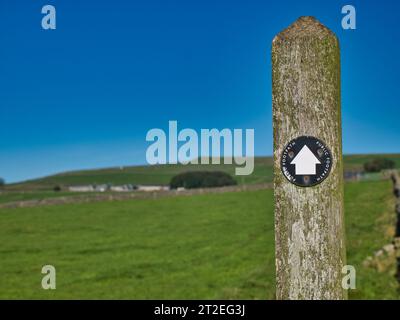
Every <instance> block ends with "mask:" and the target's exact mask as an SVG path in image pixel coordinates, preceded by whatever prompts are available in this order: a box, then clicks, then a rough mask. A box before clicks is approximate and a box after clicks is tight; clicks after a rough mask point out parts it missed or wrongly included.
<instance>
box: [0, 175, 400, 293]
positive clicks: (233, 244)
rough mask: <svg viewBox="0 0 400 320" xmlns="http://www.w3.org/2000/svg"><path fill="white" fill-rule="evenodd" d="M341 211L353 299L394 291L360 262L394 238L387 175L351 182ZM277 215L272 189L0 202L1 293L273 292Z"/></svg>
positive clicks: (385, 276)
mask: <svg viewBox="0 0 400 320" xmlns="http://www.w3.org/2000/svg"><path fill="white" fill-rule="evenodd" d="M345 209H346V211H345V214H346V230H347V249H348V250H347V252H348V263H349V264H352V265H354V266H355V267H356V269H357V290H354V291H352V292H351V293H350V297H351V298H368V299H381V298H385V299H397V298H399V295H398V292H397V291H396V290H397V283H396V280H395V279H394V277H393V276H392V275H391V274H390V272H385V273H379V272H377V271H376V270H374V269H372V268H367V267H363V266H362V261H363V260H364V259H365V258H366V257H367V256H369V255H372V254H373V252H374V251H376V250H377V249H379V248H381V247H382V246H383V245H385V244H387V243H389V242H390V241H391V235H390V234H389V233H388V232H387V229H388V228H389V227H390V226H391V225H392V224H394V213H393V200H392V194H391V185H390V182H389V181H371V182H359V183H347V184H346V187H345ZM273 223H274V218H273V193H272V190H261V191H252V192H249V191H247V192H238V193H224V194H205V195H196V196H190V197H183V196H182V197H171V198H161V199H155V200H152V199H142V200H129V201H118V202H95V203H87V204H69V205H60V206H42V207H34V208H20V209H0V242H1V246H0V261H1V264H0V274H1V276H0V298H28V299H31V298H40V299H41V298H49V299H52V298H60V299H66V298H89V299H92V298H110V299H117V298H119V299H147V298H152V299H194V298H198V299H215V298H228V299H231V298H243V299H273V298H274V281H275V280H274V279H275V271H274V270H275V266H274V224H273ZM45 264H51V265H54V266H55V267H56V269H57V289H56V290H48V291H45V290H43V289H41V279H42V276H43V275H42V274H41V273H40V271H41V267H42V266H43V265H45Z"/></svg>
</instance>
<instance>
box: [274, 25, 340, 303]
mask: <svg viewBox="0 0 400 320" xmlns="http://www.w3.org/2000/svg"><path fill="white" fill-rule="evenodd" d="M272 78H273V127H274V196H275V242H276V244H275V245H276V277H277V283H276V292H277V293H276V295H277V299H346V298H347V292H346V290H344V289H343V288H342V277H343V276H344V275H343V274H342V267H343V266H344V265H346V252H345V235H344V232H345V230H344V213H343V211H344V210H343V164H342V145H341V113H340V50H339V43H338V40H337V38H336V36H335V34H334V33H333V32H331V31H330V30H329V29H327V28H326V27H325V26H323V25H322V24H321V23H319V22H318V21H317V20H316V19H315V18H313V17H300V18H299V19H298V20H297V21H296V22H294V23H293V24H292V25H291V26H289V27H288V28H287V29H285V30H283V31H282V32H281V33H279V34H278V35H277V36H276V37H275V38H274V40H273V44H272Z"/></svg>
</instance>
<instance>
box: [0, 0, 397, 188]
mask: <svg viewBox="0 0 400 320" xmlns="http://www.w3.org/2000/svg"><path fill="white" fill-rule="evenodd" d="M399 3H400V2H399V1H395V0H393V1H372V0H371V1H353V0H351V1H285V0H280V1H266V0H260V1H251V0H249V1H234V0H227V1H216V0H215V1H206V0H201V1H200V0H199V1H191V0H182V1H171V0H169V1H164V0H159V1H153V0H146V1H144V0H143V1H135V0H131V1H128V0H126V1H123V0H113V1H111V0H108V1H105V0H103V1H101V0H96V1H95V0H93V1H88V0H80V1H78V0H62V1H61V0H46V1H30V0H29V1H28V0H1V2H0V41H1V45H0V120H1V125H0V176H1V177H4V178H5V179H6V180H7V181H8V182H13V181H18V180H24V179H28V178H33V177H38V176H43V175H47V174H52V173H56V172H60V171H66V170H73V169H80V168H97V167H107V166H115V165H131V164H141V163H145V150H146V147H147V146H148V143H146V141H145V136H146V133H147V131H148V130H149V129H151V128H156V127H161V128H165V129H166V128H167V126H168V121H169V120H178V126H179V127H180V128H184V127H191V128H194V129H196V130H199V129H200V128H213V127H215V128H219V129H223V128H254V129H255V143H256V154H257V155H270V154H271V153H272V123H271V117H272V116H271V70H270V69H271V64H270V48H271V41H272V39H273V37H274V35H275V34H276V33H278V32H279V31H281V30H282V29H284V28H285V27H287V26H288V25H289V24H290V23H292V22H293V21H294V20H296V19H297V18H298V17H299V16H302V15H312V16H315V17H316V18H317V19H319V20H320V21H321V22H322V23H324V24H325V25H326V26H327V27H329V28H330V29H331V30H333V31H334V32H335V33H336V34H337V35H338V37H339V40H340V44H341V54H342V56H341V57H342V116H343V144H344V152H345V153H384V152H385V153H387V152H400V125H399V124H400V105H399V98H398V95H399V91H398V85H399V74H400V59H399V57H400V44H399V43H400V37H399V34H400V29H399V20H400V4H399ZM45 4H52V5H54V6H55V7H56V9H57V30H53V31H45V30H43V29H42V28H41V18H42V14H41V8H42V6H43V5H45ZM345 4H352V5H354V6H355V7H356V10H357V29H356V30H342V28H341V18H342V14H341V8H342V6H343V5H345Z"/></svg>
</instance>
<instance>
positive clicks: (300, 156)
mask: <svg viewBox="0 0 400 320" xmlns="http://www.w3.org/2000/svg"><path fill="white" fill-rule="evenodd" d="M331 167H332V154H331V152H330V150H329V149H328V147H327V146H326V145H325V143H323V142H322V141H321V140H319V139H317V138H315V137H311V136H301V137H298V138H296V139H293V140H292V141H290V142H289V143H288V144H287V146H286V147H285V149H284V150H283V153H282V157H281V169H282V173H283V175H284V176H285V177H286V179H288V180H289V181H290V182H291V183H293V184H295V185H296V186H300V187H312V186H315V185H317V184H318V183H321V182H322V181H323V180H324V179H325V178H326V177H327V176H328V175H329V172H330V171H331Z"/></svg>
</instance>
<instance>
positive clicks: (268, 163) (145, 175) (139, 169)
mask: <svg viewBox="0 0 400 320" xmlns="http://www.w3.org/2000/svg"><path fill="white" fill-rule="evenodd" d="M374 158H387V159H391V160H393V161H395V163H396V167H397V168H400V154H376V155H346V156H344V164H345V171H346V170H361V169H362V166H363V164H364V163H365V162H366V161H368V160H371V159H374ZM235 167H236V166H235V165H180V164H178V165H155V166H132V167H123V168H119V167H114V168H105V169H98V170H84V171H72V172H65V173H60V174H57V175H52V176H48V177H44V178H40V179H35V180H30V181H26V182H22V183H16V184H10V185H7V187H6V190H9V191H38V190H40V191H45V190H52V189H53V188H54V186H56V185H60V186H70V185H84V184H107V183H110V184H114V185H118V184H145V185H152V184H155V185H167V184H168V183H169V181H170V179H171V178H172V177H173V176H174V175H176V174H178V173H181V172H184V171H189V170H222V171H226V172H228V173H230V174H231V175H234V170H235ZM272 177H273V172H272V158H271V157H257V158H255V167H254V172H253V173H252V174H251V175H249V176H236V179H237V181H238V183H240V184H243V183H244V184H250V183H251V184H252V183H267V182H271V181H272Z"/></svg>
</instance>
